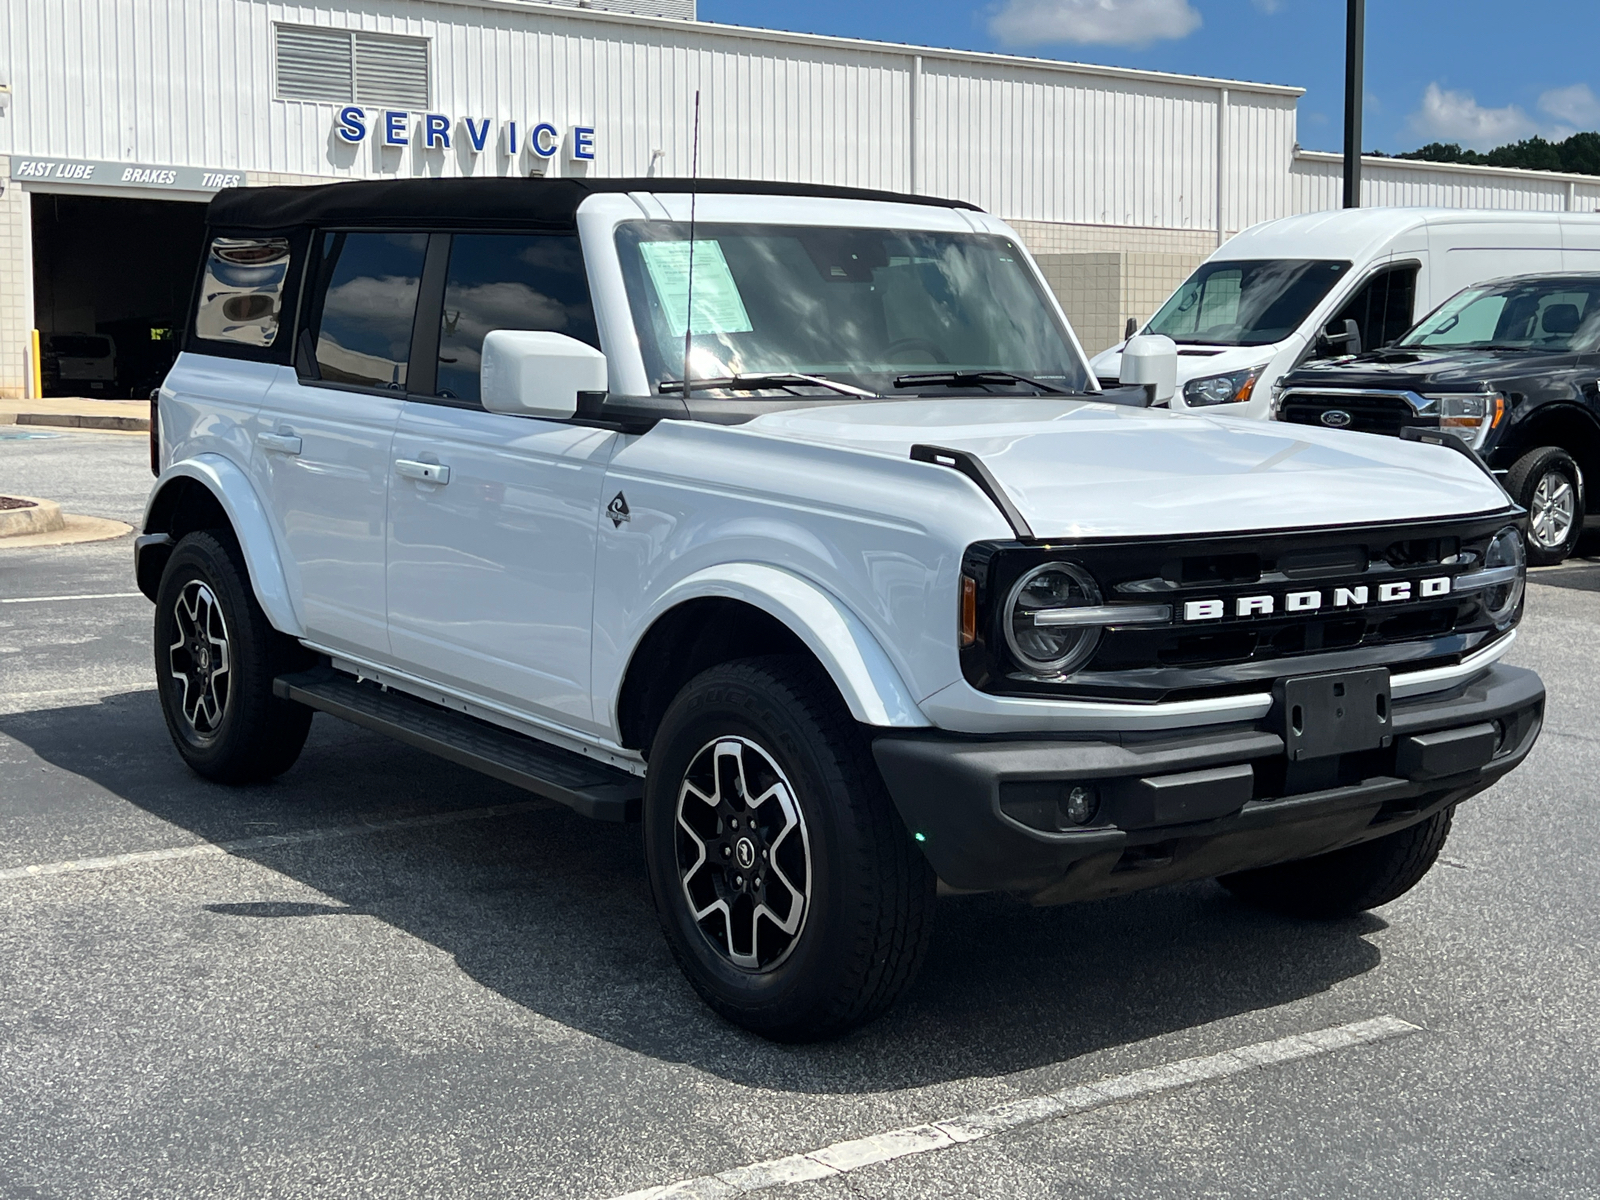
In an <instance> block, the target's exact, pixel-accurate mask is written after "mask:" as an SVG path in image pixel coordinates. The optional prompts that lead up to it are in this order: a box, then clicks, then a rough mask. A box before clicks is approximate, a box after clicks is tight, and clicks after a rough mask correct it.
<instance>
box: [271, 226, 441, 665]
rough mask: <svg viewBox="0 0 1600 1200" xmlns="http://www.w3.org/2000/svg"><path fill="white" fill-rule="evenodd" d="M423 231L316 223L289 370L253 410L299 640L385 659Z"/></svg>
mask: <svg viewBox="0 0 1600 1200" xmlns="http://www.w3.org/2000/svg"><path fill="white" fill-rule="evenodd" d="M427 242H428V237H427V235H426V234H423V233H393V232H362V231H339V230H323V231H318V233H317V234H316V236H315V238H314V239H313V243H312V247H311V251H312V254H311V261H310V267H309V269H310V272H311V273H310V275H309V277H308V280H307V284H306V301H307V302H306V304H305V305H304V306H303V309H304V317H303V319H302V321H301V323H300V327H299V330H298V333H297V343H296V352H295V370H294V372H292V373H291V372H287V371H285V372H283V373H282V374H280V376H279V377H278V379H277V380H276V381H275V382H274V383H273V385H272V386H271V387H270V388H269V389H268V390H267V394H266V397H265V399H264V400H263V402H262V405H261V408H260V409H259V410H258V412H257V413H256V422H255V432H254V446H253V448H252V454H253V463H254V467H255V474H256V477H257V479H258V481H260V483H261V485H262V490H263V493H264V495H265V496H266V498H267V506H268V509H269V511H270V513H271V519H272V521H273V525H274V527H275V531H276V533H277V536H278V540H279V544H280V546H281V547H282V549H283V551H284V555H283V557H284V567H285V574H286V575H287V577H288V584H289V588H290V592H291V594H292V596H293V599H294V603H295V607H296V609H297V611H298V612H299V613H300V615H301V620H302V621H303V622H304V624H305V628H306V634H307V637H308V639H309V640H311V641H313V642H317V643H319V644H321V645H324V646H326V647H328V648H329V649H332V650H346V651H349V652H351V653H354V654H357V655H361V656H376V657H386V656H387V654H388V650H389V638H388V630H387V612H386V604H385V597H384V589H385V586H386V580H385V576H384V555H385V551H386V547H385V537H384V530H385V512H386V506H387V502H388V492H389V477H390V454H389V444H390V442H391V440H392V439H393V437H394V428H395V423H396V422H397V421H398V420H399V418H400V410H401V408H402V406H403V405H404V403H405V388H406V380H407V374H408V371H409V362H410V357H411V340H412V334H413V325H414V322H415V318H416V311H417V296H418V293H419V288H420V284H421V278H422V267H423V261H424V257H425V254H426V249H427Z"/></svg>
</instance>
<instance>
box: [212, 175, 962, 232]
mask: <svg viewBox="0 0 1600 1200" xmlns="http://www.w3.org/2000/svg"><path fill="white" fill-rule="evenodd" d="M690 191H697V192H699V193H700V194H701V195H729V194H736V195H749V196H819V197H828V198H833V199H842V200H886V201H890V202H893V203H897V204H928V205H936V206H938V207H941V208H965V209H970V210H972V211H975V212H976V211H980V210H978V208H977V206H976V205H972V204H968V203H966V202H965V201H962V200H940V199H936V198H934V197H932V196H911V195H902V194H900V193H898V192H878V191H869V190H867V189H865V188H844V187H828V186H825V185H822V184H813V183H772V182H768V181H766V180H752V179H702V180H699V181H698V182H695V183H691V181H689V180H687V179H676V178H674V179H540V178H537V177H535V178H520V177H519V178H503V177H493V178H481V179H393V180H389V179H378V180H362V181H359V182H354V183H328V184H320V185H318V186H315V187H257V188H227V189H225V190H223V191H220V192H218V193H217V194H216V196H215V197H213V198H212V201H211V205H210V207H209V208H208V209H207V211H206V220H207V221H208V222H209V223H210V225H211V226H212V228H214V229H237V230H247V229H261V230H267V229H278V230H282V229H292V228H294V227H296V226H303V225H376V226H382V225H402V226H404V225H413V226H414V225H416V224H418V223H424V224H427V225H430V226H436V227H437V226H459V227H475V228H481V227H483V226H494V225H504V226H512V225H514V226H516V227H518V228H521V229H527V228H536V229H574V228H576V227H577V213H578V205H580V204H582V203H583V201H584V200H585V199H586V198H587V197H589V196H592V195H595V194H597V193H603V192H677V193H685V192H690Z"/></svg>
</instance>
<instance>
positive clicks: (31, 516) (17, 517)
mask: <svg viewBox="0 0 1600 1200" xmlns="http://www.w3.org/2000/svg"><path fill="white" fill-rule="evenodd" d="M0 500H6V501H11V502H17V501H20V502H21V503H20V505H19V506H18V507H16V508H11V507H5V508H0V538H11V537H33V536H36V535H38V534H43V533H59V532H60V531H61V530H63V529H65V528H66V527H67V521H66V518H65V517H64V516H62V514H61V506H60V505H59V504H57V503H56V502H55V501H54V500H38V499H35V498H34V497H32V496H0Z"/></svg>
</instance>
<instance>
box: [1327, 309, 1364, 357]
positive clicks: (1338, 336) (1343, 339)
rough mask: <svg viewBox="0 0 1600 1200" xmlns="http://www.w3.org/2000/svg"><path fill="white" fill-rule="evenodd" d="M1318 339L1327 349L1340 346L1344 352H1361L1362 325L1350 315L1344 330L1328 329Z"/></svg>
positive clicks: (1345, 321)
mask: <svg viewBox="0 0 1600 1200" xmlns="http://www.w3.org/2000/svg"><path fill="white" fill-rule="evenodd" d="M1318 341H1319V342H1321V344H1322V347H1323V348H1324V349H1327V350H1332V349H1334V348H1335V347H1338V349H1339V350H1340V352H1341V353H1344V354H1360V353H1361V326H1359V325H1357V324H1356V323H1355V322H1354V321H1352V320H1351V319H1350V318H1349V317H1346V318H1345V319H1344V329H1343V332H1340V333H1329V332H1327V330H1324V331H1323V333H1322V336H1321V337H1320V338H1319V339H1318Z"/></svg>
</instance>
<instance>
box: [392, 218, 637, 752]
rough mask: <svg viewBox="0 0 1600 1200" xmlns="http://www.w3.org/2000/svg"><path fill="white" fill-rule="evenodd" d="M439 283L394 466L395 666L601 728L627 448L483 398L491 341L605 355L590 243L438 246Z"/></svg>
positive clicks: (488, 238) (433, 280) (470, 239)
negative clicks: (604, 643)
mask: <svg viewBox="0 0 1600 1200" xmlns="http://www.w3.org/2000/svg"><path fill="white" fill-rule="evenodd" d="M428 273H429V279H430V284H429V288H428V290H429V293H430V295H429V298H428V299H425V301H424V310H423V312H424V316H423V317H420V318H419V330H420V329H422V327H423V324H424V322H426V324H427V327H428V330H429V332H428V333H427V334H426V335H423V336H419V339H418V345H419V350H418V354H419V358H418V362H419V368H418V372H417V375H416V377H415V379H414V381H413V382H414V385H415V386H414V387H413V390H412V395H411V396H410V398H409V399H408V400H407V402H406V404H405V409H404V412H403V414H402V415H401V418H400V423H399V427H398V429H397V430H396V433H395V439H394V453H393V454H392V456H391V457H392V459H393V464H392V468H393V476H392V478H391V482H390V488H391V491H390V504H389V546H388V560H389V563H388V578H389V585H388V597H389V599H388V604H389V631H390V638H391V641H392V644H393V649H394V655H395V657H396V659H397V660H398V661H400V662H402V663H404V664H405V665H406V666H407V668H408V669H411V670H415V671H416V672H417V673H418V674H421V675H423V676H425V677H427V678H428V679H430V680H433V681H435V682H437V683H440V684H443V685H445V686H447V687H451V688H454V689H456V690H459V691H465V692H469V693H471V694H472V695H475V696H479V697H483V698H485V699H488V700H492V701H495V702H497V703H499V704H502V705H505V706H507V707H510V708H513V709H515V710H516V711H518V712H521V713H530V714H533V715H535V716H538V717H543V718H546V719H549V720H553V721H556V722H558V723H560V724H562V725H565V726H568V727H574V728H582V729H593V728H594V724H593V712H592V706H591V704H590V700H589V682H590V674H589V650H590V629H591V624H592V622H591V609H592V603H593V580H594V558H595V548H596V543H597V539H598V532H599V523H600V519H601V506H602V503H603V500H602V497H601V489H602V487H603V486H604V483H605V470H606V465H607V463H608V462H609V461H610V458H611V454H612V451H613V449H614V447H615V443H616V441H617V439H618V438H619V436H620V435H618V434H615V433H612V432H609V431H607V430H601V429H593V428H588V427H585V426H581V425H573V424H568V423H565V422H561V421H545V420H538V419H534V418H529V417H516V416H506V415H504V414H500V413H491V412H486V411H484V409H483V407H482V405H481V403H480V402H479V386H478V366H479V357H480V353H481V350H482V346H483V338H484V335H485V334H486V333H488V332H489V331H490V330H492V329H534V330H548V331H553V332H557V333H564V334H567V335H569V336H571V337H575V338H577V339H578V340H580V341H584V342H587V343H589V344H590V345H593V346H596V347H598V345H599V338H598V336H597V335H596V332H595V322H594V313H593V309H592V307H591V305H590V301H589V288H588V282H587V279H586V277H585V274H584V268H583V258H582V253H581V251H580V249H579V243H578V238H577V236H576V235H575V234H550V233H492V234H478V233H470V234H469V233H460V234H455V235H450V236H445V235H437V236H436V237H435V239H434V250H433V252H432V255H431V256H430V262H429V268H428ZM425 337H431V339H432V341H431V343H430V344H429V345H427V346H426V348H425V349H424V348H423V342H424V340H425ZM423 356H426V357H427V358H428V359H429V361H431V363H432V365H433V370H432V378H431V379H429V378H426V377H425V376H426V374H427V373H428V368H427V367H425V366H422V365H420V364H421V363H422V361H423Z"/></svg>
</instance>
